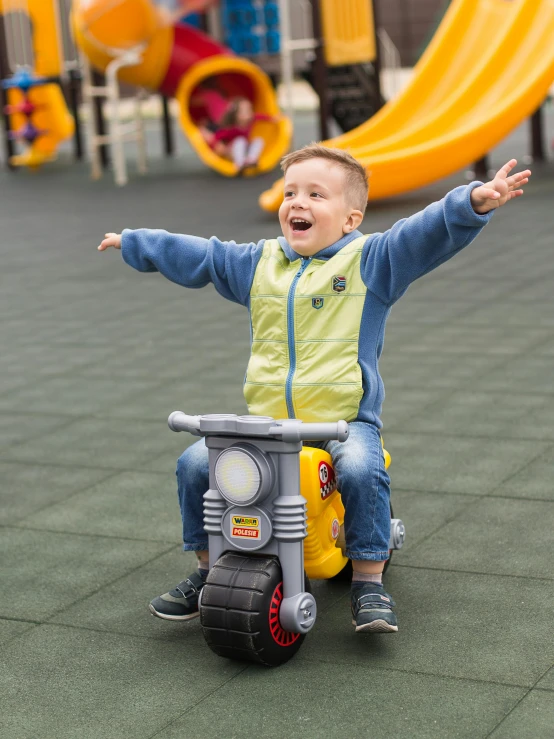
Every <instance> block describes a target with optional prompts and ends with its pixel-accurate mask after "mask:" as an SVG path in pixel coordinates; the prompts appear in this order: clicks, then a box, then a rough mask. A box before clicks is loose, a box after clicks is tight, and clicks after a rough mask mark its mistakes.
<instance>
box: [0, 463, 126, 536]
mask: <svg viewBox="0 0 554 739" xmlns="http://www.w3.org/2000/svg"><path fill="white" fill-rule="evenodd" d="M111 474H113V473H111V472H107V471H105V470H98V469H90V468H89V469H83V468H79V467H56V466H54V465H37V464H31V463H28V462H0V479H1V480H2V485H0V523H3V524H6V523H14V522H16V521H18V520H19V519H21V518H24V517H25V516H28V515H30V514H34V513H37V512H38V511H42V510H43V509H45V508H48V506H51V505H52V504H54V503H57V502H59V501H61V500H65V499H66V498H69V497H71V496H72V495H74V494H75V493H77V492H79V491H80V490H84V489H85V488H90V487H91V486H92V485H94V483H96V482H98V481H99V480H102V479H104V478H106V477H107V476H109V475H111ZM41 515H42V514H40V513H39V514H38V517H39V520H40V516H41ZM39 528H40V526H39Z"/></svg>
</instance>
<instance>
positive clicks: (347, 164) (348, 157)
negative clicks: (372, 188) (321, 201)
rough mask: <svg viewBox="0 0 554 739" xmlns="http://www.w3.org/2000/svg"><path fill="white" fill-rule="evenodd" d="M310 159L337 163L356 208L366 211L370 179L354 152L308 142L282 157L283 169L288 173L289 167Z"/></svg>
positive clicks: (350, 198)
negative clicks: (350, 152)
mask: <svg viewBox="0 0 554 739" xmlns="http://www.w3.org/2000/svg"><path fill="white" fill-rule="evenodd" d="M308 159H325V160H326V161H328V162H332V163H333V164H337V165H338V166H339V167H340V168H341V169H342V170H343V172H344V176H345V179H346V190H347V193H348V195H349V200H350V202H351V204H352V205H353V206H354V208H356V210H361V211H362V213H365V209H366V207H367V193H368V189H369V181H368V177H367V173H366V171H365V169H364V168H363V166H362V165H361V164H360V162H358V161H357V160H356V159H354V157H353V156H352V154H349V153H348V152H347V151H344V150H343V149H331V148H329V147H327V146H322V145H321V144H317V143H312V144H307V145H306V146H303V147H302V148H301V149H297V150H296V151H292V152H291V153H290V154H287V155H286V156H284V157H283V158H282V159H281V169H282V170H283V172H284V173H285V174H286V172H287V170H288V168H289V167H291V166H292V165H293V164H298V163H299V162H306V161H308Z"/></svg>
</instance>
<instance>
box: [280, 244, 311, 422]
mask: <svg viewBox="0 0 554 739" xmlns="http://www.w3.org/2000/svg"><path fill="white" fill-rule="evenodd" d="M311 261H312V258H311V257H310V258H309V259H305V258H304V257H302V266H301V267H300V269H299V270H298V272H297V273H296V274H295V275H294V279H293V281H292V282H291V285H290V288H289V294H288V298H287V338H288V344H289V373H288V375H287V381H286V383H285V398H286V401H287V412H288V414H289V418H296V416H295V415H294V406H293V403H292V378H293V376H294V373H295V371H296V347H295V343H294V294H295V292H296V285H297V284H298V280H299V279H300V278H301V277H302V275H303V273H304V270H305V269H306V267H307V266H308V265H309V264H310V262H311Z"/></svg>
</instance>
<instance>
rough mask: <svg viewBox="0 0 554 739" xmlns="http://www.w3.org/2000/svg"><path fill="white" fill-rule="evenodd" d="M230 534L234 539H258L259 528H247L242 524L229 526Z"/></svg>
mask: <svg viewBox="0 0 554 739" xmlns="http://www.w3.org/2000/svg"><path fill="white" fill-rule="evenodd" d="M231 536H233V537H234V538H235V539H259V538H260V529H249V528H246V527H244V526H231Z"/></svg>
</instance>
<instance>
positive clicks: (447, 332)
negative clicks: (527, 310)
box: [387, 323, 552, 366]
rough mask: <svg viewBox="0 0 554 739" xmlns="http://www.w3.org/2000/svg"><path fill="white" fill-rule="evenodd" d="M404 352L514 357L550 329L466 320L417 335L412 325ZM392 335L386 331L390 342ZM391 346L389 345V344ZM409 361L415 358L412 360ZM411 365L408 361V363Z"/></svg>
mask: <svg viewBox="0 0 554 739" xmlns="http://www.w3.org/2000/svg"><path fill="white" fill-rule="evenodd" d="M405 328H406V333H405V337H404V339H403V340H402V344H401V347H402V351H403V352H406V353H409V354H410V355H417V354H428V353H438V354H457V355H464V354H488V355H493V356H506V357H508V356H512V355H515V354H521V353H522V352H525V351H526V350H527V349H528V348H529V347H534V346H535V345H536V344H538V343H539V342H541V341H544V340H545V339H547V338H549V337H550V335H551V331H552V329H551V328H540V327H531V328H529V327H527V326H480V325H477V326H468V325H466V324H463V323H447V324H445V325H440V326H433V327H429V329H430V330H429V331H428V332H427V333H426V334H425V335H423V336H414V335H413V331H411V332H410V330H409V329H410V328H412V329H413V324H412V325H411V326H410V327H407V326H406V327H405ZM388 336H389V334H388V333H387V341H388ZM387 346H388V344H387ZM410 361H413V359H412V360H410ZM406 365H407V366H409V362H406Z"/></svg>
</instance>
